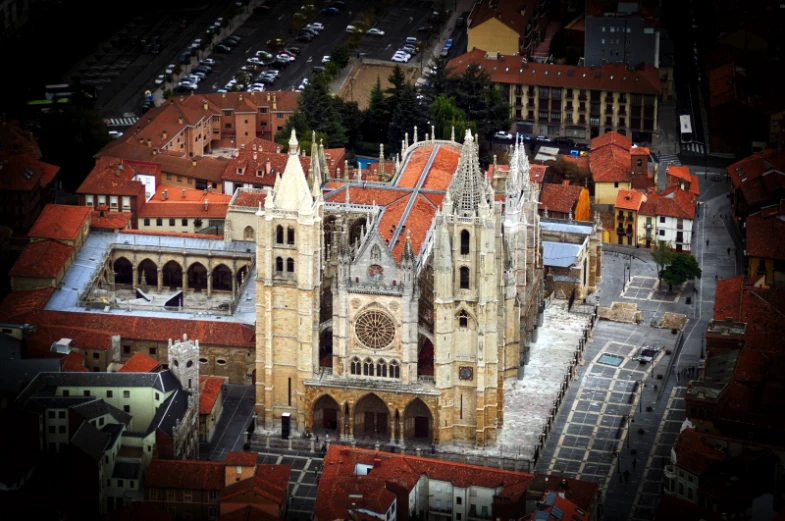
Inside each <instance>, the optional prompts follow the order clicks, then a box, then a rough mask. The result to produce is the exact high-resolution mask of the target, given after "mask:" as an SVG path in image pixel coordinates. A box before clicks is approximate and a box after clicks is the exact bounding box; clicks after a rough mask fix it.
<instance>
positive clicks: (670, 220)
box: [633, 186, 697, 252]
mask: <svg viewBox="0 0 785 521" xmlns="http://www.w3.org/2000/svg"><path fill="white" fill-rule="evenodd" d="M696 202H697V197H696V196H695V195H694V194H693V193H691V192H688V191H686V190H682V189H681V188H679V187H678V186H672V187H671V188H668V189H666V190H664V191H663V192H661V193H655V192H654V191H653V190H652V191H650V192H649V193H648V195H647V196H645V199H644V202H643V204H642V205H641V206H640V209H639V212H638V225H637V229H638V232H637V242H634V243H633V244H636V245H640V246H645V247H646V248H651V247H654V246H656V245H657V243H658V242H660V241H662V242H664V243H666V244H667V245H668V247H669V248H670V249H671V250H674V251H679V252H681V251H684V252H688V251H690V250H691V249H692V225H693V222H694V220H695V204H696Z"/></svg>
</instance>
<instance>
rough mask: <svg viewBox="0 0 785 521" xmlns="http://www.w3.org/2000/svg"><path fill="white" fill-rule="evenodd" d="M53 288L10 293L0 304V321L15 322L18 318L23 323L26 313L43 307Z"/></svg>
mask: <svg viewBox="0 0 785 521" xmlns="http://www.w3.org/2000/svg"><path fill="white" fill-rule="evenodd" d="M54 290H55V289H54V288H43V289H34V290H30V291H15V292H13V293H10V294H9V295H8V296H7V297H6V298H5V299H4V300H3V302H2V304H0V322H4V323H6V324H15V323H17V320H19V321H21V323H24V317H25V316H26V315H27V314H29V313H33V312H35V311H38V310H40V309H43V308H44V306H45V305H46V303H47V302H48V301H49V297H50V296H51V295H52V293H53V292H54Z"/></svg>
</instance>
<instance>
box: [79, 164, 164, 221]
mask: <svg viewBox="0 0 785 521" xmlns="http://www.w3.org/2000/svg"><path fill="white" fill-rule="evenodd" d="M160 183H161V167H160V165H157V164H155V163H151V162H147V161H124V160H122V159H115V158H108V157H102V158H99V159H98V160H97V161H96V163H95V167H93V169H92V170H91V171H90V173H89V174H88V175H87V178H86V179H85V180H84V181H83V182H82V184H81V185H80V186H79V188H78V189H77V190H76V195H77V197H78V200H79V205H80V206H87V207H89V208H93V209H95V210H96V211H98V212H101V211H103V212H110V213H111V212H122V213H128V214H130V222H131V226H132V227H136V224H137V220H138V218H139V209H140V208H141V207H142V205H143V204H144V202H145V201H146V200H147V199H149V198H150V197H152V195H153V193H154V192H155V189H156V186H157V185H159V184H160Z"/></svg>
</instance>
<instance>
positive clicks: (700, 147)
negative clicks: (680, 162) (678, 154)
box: [681, 142, 706, 154]
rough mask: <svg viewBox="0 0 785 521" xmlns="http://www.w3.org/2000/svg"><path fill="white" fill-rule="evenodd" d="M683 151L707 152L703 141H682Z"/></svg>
mask: <svg viewBox="0 0 785 521" xmlns="http://www.w3.org/2000/svg"><path fill="white" fill-rule="evenodd" d="M681 151H682V152H691V153H693V154H705V153H706V145H704V144H703V143H698V142H693V143H682V144H681Z"/></svg>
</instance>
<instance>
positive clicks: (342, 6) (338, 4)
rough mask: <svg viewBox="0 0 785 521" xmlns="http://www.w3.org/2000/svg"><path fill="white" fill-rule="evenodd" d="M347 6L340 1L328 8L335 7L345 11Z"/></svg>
mask: <svg viewBox="0 0 785 521" xmlns="http://www.w3.org/2000/svg"><path fill="white" fill-rule="evenodd" d="M345 6H346V4H345V3H344V2H342V1H340V0H338V1H337V2H333V3H331V4H330V5H329V6H327V7H335V8H336V9H343V8H344V7H345Z"/></svg>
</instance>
